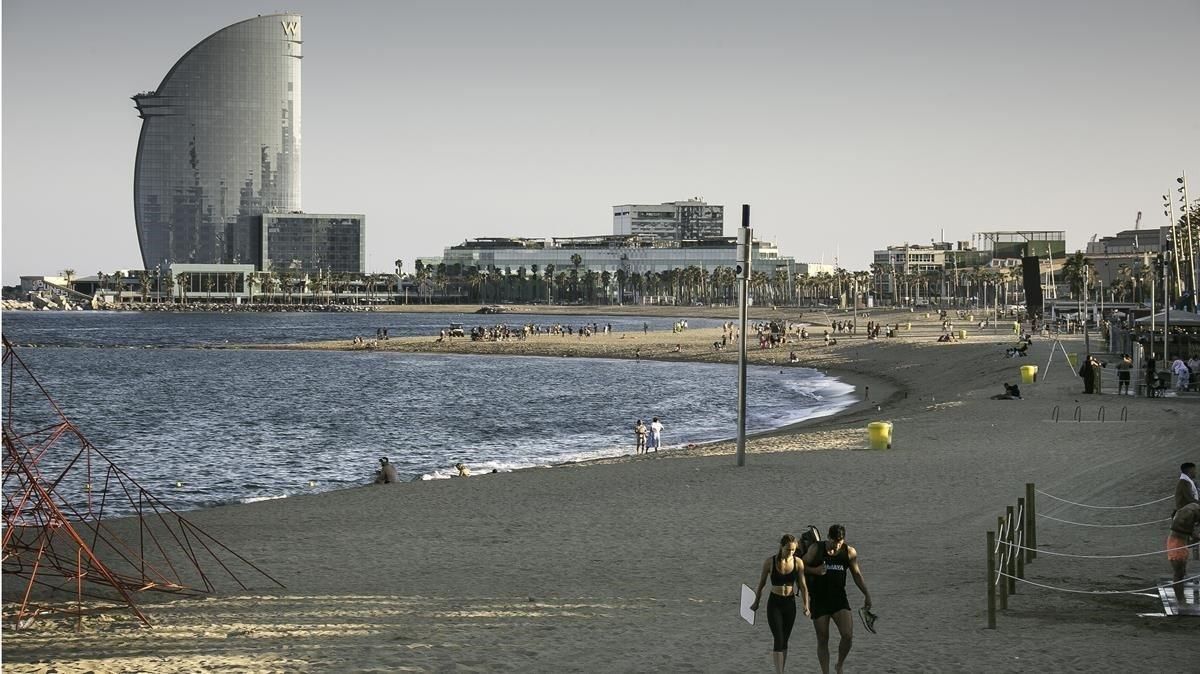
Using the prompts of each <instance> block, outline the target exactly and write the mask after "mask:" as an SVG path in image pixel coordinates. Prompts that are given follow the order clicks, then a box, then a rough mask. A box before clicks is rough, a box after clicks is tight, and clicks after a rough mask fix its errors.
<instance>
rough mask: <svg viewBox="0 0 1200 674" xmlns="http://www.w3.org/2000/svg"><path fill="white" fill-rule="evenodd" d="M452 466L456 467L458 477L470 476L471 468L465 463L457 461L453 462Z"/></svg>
mask: <svg viewBox="0 0 1200 674" xmlns="http://www.w3.org/2000/svg"><path fill="white" fill-rule="evenodd" d="M454 467H455V468H457V469H458V476H459V477H470V476H471V469H470V468H467V464H465V463H462V462H459V463H456V464H454Z"/></svg>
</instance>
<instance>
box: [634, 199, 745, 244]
mask: <svg viewBox="0 0 1200 674" xmlns="http://www.w3.org/2000/svg"><path fill="white" fill-rule="evenodd" d="M724 230H725V207H724V206H714V205H712V204H706V203H704V200H703V199H701V198H700V197H695V198H693V199H689V200H687V201H672V202H666V203H662V204H626V205H624V206H613V234H614V235H615V236H640V237H642V238H644V239H650V240H654V241H662V242H672V243H678V242H681V241H686V240H693V239H710V238H720V237H722V236H724V235H725V234H724Z"/></svg>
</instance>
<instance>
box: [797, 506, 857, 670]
mask: <svg viewBox="0 0 1200 674" xmlns="http://www.w3.org/2000/svg"><path fill="white" fill-rule="evenodd" d="M804 564H805V567H806V568H807V569H808V574H809V576H810V578H809V583H810V585H809V592H810V593H811V597H812V599H811V600H810V601H811V607H812V621H813V627H814V628H815V629H816V632H817V661H818V662H819V663H820V665H821V672H822V673H823V674H829V623H830V621H833V623H834V624H835V625H837V629H838V634H839V635H840V636H841V640H840V641H839V642H838V659H837V664H836V665H835V667H836V669H837V671H838V672H840V671H842V667H843V666H844V665H845V664H846V656H847V655H849V654H850V646H851V645H852V644H853V640H854V620H853V618H852V617H851V613H850V600H849V599H848V598H847V597H846V572H847V571H849V572H850V575H851V576H852V577H853V578H854V584H855V585H857V586H858V589H859V590H860V591H861V592H862V593H863V608H865V609H867V610H870V608H871V593H870V592H868V591H867V582H866V580H864V579H863V574H862V570H861V569H860V568H859V567H858V551H857V550H855V549H854V548H853V547H851V546H849V545H846V527H844V526H842V525H840V524H835V525H833V526H831V527H829V536H828V538H827V540H825V541H822V542H820V543H817V544H816V545H814V546H812V547H811V548H809V550H808V552H807V553H806V554H805V555H804Z"/></svg>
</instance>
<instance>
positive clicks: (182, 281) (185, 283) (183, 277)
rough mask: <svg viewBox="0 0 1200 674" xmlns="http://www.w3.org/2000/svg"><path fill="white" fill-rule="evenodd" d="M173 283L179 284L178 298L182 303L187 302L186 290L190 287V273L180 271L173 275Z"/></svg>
mask: <svg viewBox="0 0 1200 674" xmlns="http://www.w3.org/2000/svg"><path fill="white" fill-rule="evenodd" d="M175 285H177V286H179V299H180V301H181V302H182V303H183V304H187V294H188V290H190V289H191V287H192V275H191V274H189V273H187V272H185V271H181V272H179V273H178V274H176V275H175Z"/></svg>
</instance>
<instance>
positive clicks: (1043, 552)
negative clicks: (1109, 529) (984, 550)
mask: <svg viewBox="0 0 1200 674" xmlns="http://www.w3.org/2000/svg"><path fill="white" fill-rule="evenodd" d="M1001 543H1003V542H1001ZM1001 543H998V544H997V545H999V544H1001ZM1003 544H1004V545H1008V546H1009V547H1012V548H1018V549H1021V550H1033V548H1027V547H1025V546H1023V545H1017V544H1014V543H1003ZM1198 546H1200V543H1192V544H1190V545H1187V546H1184V547H1186V548H1189V549H1191V548H1196V547H1198ZM1034 552H1036V553H1038V554H1039V555H1049V556H1051V557H1071V558H1074V559H1132V558H1134V557H1153V556H1154V555H1165V554H1167V553H1168V552H1170V550H1155V551H1154V552H1137V553H1133V554H1129V555H1077V554H1073V553H1069V552H1055V551H1053V550H1043V549H1040V548H1039V549H1037V550H1034Z"/></svg>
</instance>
